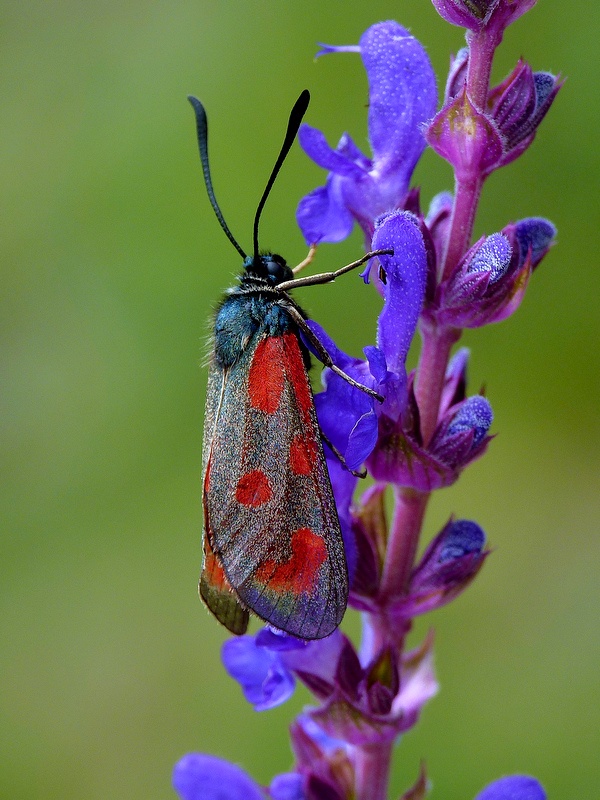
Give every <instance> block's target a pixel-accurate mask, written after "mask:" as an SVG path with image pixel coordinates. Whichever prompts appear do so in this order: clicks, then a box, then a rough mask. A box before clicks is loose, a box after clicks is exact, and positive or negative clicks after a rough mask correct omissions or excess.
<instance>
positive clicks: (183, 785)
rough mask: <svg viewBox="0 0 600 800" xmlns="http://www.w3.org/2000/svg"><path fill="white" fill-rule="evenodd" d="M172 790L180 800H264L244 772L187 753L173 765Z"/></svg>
mask: <svg viewBox="0 0 600 800" xmlns="http://www.w3.org/2000/svg"><path fill="white" fill-rule="evenodd" d="M173 788H174V789H175V791H176V792H177V794H178V795H179V797H180V798H181V800H265V794H264V793H263V791H262V790H261V789H260V787H259V786H258V785H257V784H256V783H255V782H254V781H253V780H252V778H250V777H249V776H248V775H247V774H246V773H245V772H244V770H242V769H240V768H239V767H236V766H235V764H230V763H229V762H228V761H224V760H223V759H222V758H216V757H215V756H207V755H204V753H188V755H186V756H184V757H183V758H182V759H180V760H179V761H178V762H177V764H175V768H174V770H173Z"/></svg>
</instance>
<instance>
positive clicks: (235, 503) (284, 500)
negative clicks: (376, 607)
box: [189, 90, 391, 639]
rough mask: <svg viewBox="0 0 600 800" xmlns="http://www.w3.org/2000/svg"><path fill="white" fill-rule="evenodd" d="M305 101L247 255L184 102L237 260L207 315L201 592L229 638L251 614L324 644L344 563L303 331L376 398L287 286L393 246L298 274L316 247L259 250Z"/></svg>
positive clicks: (337, 608)
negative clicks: (293, 256) (299, 255)
mask: <svg viewBox="0 0 600 800" xmlns="http://www.w3.org/2000/svg"><path fill="white" fill-rule="evenodd" d="M309 99H310V95H309V93H308V91H306V90H305V91H303V92H302V94H301V95H300V97H299V98H298V100H297V101H296V103H295V105H294V107H293V109H292V112H291V114H290V118H289V122H288V128H287V132H286V135H285V139H284V142H283V145H282V148H281V152H280V153H279V156H278V158H277V161H276V163H275V166H274V168H273V171H272V173H271V176H270V178H269V180H268V182H267V186H266V188H265V191H264V193H263V195H262V197H261V200H260V202H259V204H258V208H257V211H256V215H255V218H254V233H253V253H252V255H250V256H248V255H246V253H245V252H244V251H243V250H242V248H241V247H240V245H239V244H238V243H237V241H236V240H235V238H234V237H233V235H232V233H231V231H230V230H229V228H228V227H227V224H226V222H225V220H224V218H223V214H222V213H221V210H220V208H219V206H218V204H217V201H216V198H215V194H214V191H213V187H212V181H211V177H210V169H209V162H208V128H207V119H206V112H205V110H204V107H203V105H202V103H201V102H200V101H199V100H198V99H197V98H195V97H189V100H190V102H191V104H192V106H193V108H194V111H195V114H196V124H197V134H198V146H199V149H200V160H201V162H202V169H203V172H204V180H205V183H206V189H207V191H208V196H209V199H210V202H211V204H212V207H213V210H214V212H215V214H216V216H217V219H218V220H219V223H220V225H221V227H222V228H223V230H224V232H225V233H226V235H227V236H228V238H229V240H230V241H231V243H232V244H233V246H234V247H235V249H236V250H237V251H238V253H239V254H240V256H241V257H242V258H243V259H244V264H243V267H244V269H243V272H242V274H241V276H240V278H239V284H238V285H237V286H234V287H233V288H231V289H229V290H228V291H227V293H226V295H225V297H224V299H223V300H222V301H221V303H220V305H219V306H218V308H217V311H216V316H215V326H214V337H213V344H214V349H213V351H212V353H211V356H210V363H209V377H208V388H207V396H206V413H205V419H204V441H203V447H202V460H203V501H204V541H203V547H204V560H203V565H202V574H201V576H200V584H199V591H200V596H201V597H202V599H203V600H204V602H205V603H206V605H207V606H208V608H209V609H210V611H212V613H213V614H214V615H215V617H216V618H217V619H218V620H219V622H221V623H222V624H223V625H225V627H226V628H228V629H229V630H230V631H231V632H232V633H235V634H242V633H245V631H246V629H247V627H248V621H249V611H252V612H254V613H255V614H256V615H257V616H258V617H260V618H261V619H263V620H264V621H265V622H267V623H269V624H270V625H271V626H273V627H274V628H277V629H279V630H280V631H285V632H286V633H288V634H291V635H293V636H297V637H299V638H301V639H321V638H323V637H325V636H328V635H329V634H330V633H332V632H333V631H334V630H335V629H336V628H337V626H338V625H339V624H340V622H341V620H342V617H343V615H344V612H345V610H346V603H347V599H348V570H347V566H346V558H345V554H344V544H343V541H342V534H341V531H340V523H339V520H338V515H337V511H336V507H335V503H334V499H333V493H332V489H331V483H330V480H329V474H328V472H327V466H326V463H325V455H324V452H323V444H322V434H321V431H320V428H319V423H318V421H317V416H316V413H315V407H314V401H313V396H312V391H311V386H310V381H309V377H308V368H309V366H310V357H309V353H308V349H307V346H306V345H305V343H304V341H303V340H302V338H301V336H300V333H301V332H302V335H303V336H304V337H305V339H306V341H307V342H309V343H310V345H311V348H312V349H313V350H314V352H315V353H316V354H317V355H318V357H319V358H320V359H321V360H322V361H323V363H324V364H325V365H326V366H328V367H330V368H331V369H332V370H334V371H335V372H337V373H338V374H339V375H341V377H343V378H345V379H346V380H348V381H349V382H350V383H351V384H353V385H355V386H356V387H357V388H359V389H361V390H363V391H366V392H369V393H370V394H372V395H374V396H375V397H378V395H377V394H376V393H375V392H374V391H373V390H371V389H368V388H366V387H364V386H361V385H360V384H357V383H356V382H355V381H354V380H353V379H352V378H350V377H349V376H347V375H345V374H344V373H343V372H341V370H339V369H338V368H337V367H336V366H335V365H334V364H333V363H332V362H331V358H330V357H329V355H328V353H327V351H326V350H325V348H324V347H323V346H322V345H321V343H320V341H319V340H318V339H317V337H316V336H315V334H314V333H313V332H312V331H311V329H310V327H309V326H308V325H307V324H306V314H305V313H304V311H302V309H301V308H300V307H299V306H298V304H297V303H296V302H295V301H294V300H293V299H292V298H291V297H290V295H289V292H290V290H291V289H294V288H296V287H298V286H309V285H312V284H317V283H328V282H330V281H333V280H335V278H336V277H338V276H339V275H341V274H343V273H344V272H347V271H349V270H351V269H354V268H355V267H357V266H359V265H360V264H362V263H364V262H366V261H367V260H368V259H369V258H371V257H373V256H374V255H379V254H380V253H382V252H383V253H391V251H377V252H374V253H368V254H367V255H366V256H364V257H363V258H361V259H360V260H358V261H356V262H354V263H353V264H348V265H347V266H345V267H342V268H341V269H339V270H337V271H335V272H330V273H324V274H320V275H313V276H309V277H304V278H296V277H295V275H296V274H297V272H298V271H299V270H300V269H301V268H302V267H304V266H306V264H307V263H308V262H309V261H310V260H311V258H312V254H313V252H314V248H311V252H310V253H309V256H308V258H307V259H305V261H304V262H302V264H300V265H298V267H296V268H295V269H291V268H290V267H289V266H288V265H287V264H286V262H285V260H284V259H283V258H282V257H281V256H279V255H276V254H274V253H270V252H259V246H258V224H259V220H260V215H261V212H262V210H263V206H264V204H265V201H266V199H267V197H268V195H269V192H270V190H271V187H272V185H273V183H274V181H275V178H276V176H277V173H278V172H279V170H280V168H281V165H282V164H283V161H284V159H285V157H286V156H287V154H288V152H289V149H290V147H291V146H292V144H293V142H294V139H295V137H296V134H297V132H298V128H299V126H300V122H301V121H302V118H303V116H304V114H305V112H306V109H307V107H308V103H309ZM378 399H381V398H378ZM326 446H331V445H329V444H328V443H327V444H326ZM332 450H333V451H334V452H335V453H336V455H338V457H340V456H339V454H338V453H337V451H335V449H334V448H332Z"/></svg>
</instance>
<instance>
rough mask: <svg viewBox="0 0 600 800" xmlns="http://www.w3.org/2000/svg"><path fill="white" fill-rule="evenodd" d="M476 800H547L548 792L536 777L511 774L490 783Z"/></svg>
mask: <svg viewBox="0 0 600 800" xmlns="http://www.w3.org/2000/svg"><path fill="white" fill-rule="evenodd" d="M475 800H546V792H545V791H544V788H543V786H542V785H541V784H540V783H538V781H536V780H535V778H530V777H529V776H528V775H510V776H508V777H506V778H500V780H497V781H494V783H490V785H489V786H486V788H485V789H484V790H483V791H482V792H480V793H479V794H478V795H477V797H476V798H475Z"/></svg>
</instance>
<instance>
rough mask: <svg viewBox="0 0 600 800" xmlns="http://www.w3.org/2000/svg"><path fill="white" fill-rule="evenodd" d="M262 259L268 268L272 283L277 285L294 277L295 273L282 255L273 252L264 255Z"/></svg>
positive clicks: (268, 275)
mask: <svg viewBox="0 0 600 800" xmlns="http://www.w3.org/2000/svg"><path fill="white" fill-rule="evenodd" d="M261 260H262V262H263V264H264V266H265V268H266V270H267V277H268V278H269V281H270V282H271V283H273V284H275V285H277V284H278V283H283V282H284V281H290V280H292V278H293V277H294V273H293V272H292V270H291V269H290V268H289V267H288V265H287V264H286V262H285V259H284V258H282V257H281V256H278V255H275V254H273V255H269V256H263V257H262V259H261Z"/></svg>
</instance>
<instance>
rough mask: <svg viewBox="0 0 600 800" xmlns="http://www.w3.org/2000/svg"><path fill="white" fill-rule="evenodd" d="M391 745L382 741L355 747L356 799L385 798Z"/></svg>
mask: <svg viewBox="0 0 600 800" xmlns="http://www.w3.org/2000/svg"><path fill="white" fill-rule="evenodd" d="M392 747H393V743H392V742H382V743H380V744H376V745H363V746H361V747H357V748H356V753H355V760H354V769H355V781H356V783H355V787H356V792H355V798H356V800H386V798H387V789H388V781H389V773H390V762H391V758H392Z"/></svg>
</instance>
